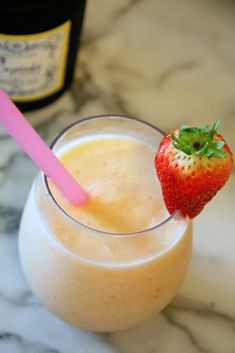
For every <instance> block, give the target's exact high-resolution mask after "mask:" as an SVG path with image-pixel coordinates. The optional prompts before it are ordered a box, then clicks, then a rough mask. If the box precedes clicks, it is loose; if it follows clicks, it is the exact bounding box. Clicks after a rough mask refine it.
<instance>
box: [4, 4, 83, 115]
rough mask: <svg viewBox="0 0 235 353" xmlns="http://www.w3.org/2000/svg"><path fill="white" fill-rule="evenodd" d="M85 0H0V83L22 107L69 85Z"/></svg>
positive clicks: (34, 104)
mask: <svg viewBox="0 0 235 353" xmlns="http://www.w3.org/2000/svg"><path fill="white" fill-rule="evenodd" d="M85 3H86V0H21V1H19V0H1V2H0V87H2V88H4V89H5V91H6V92H7V93H8V94H9V95H10V97H11V98H12V99H13V100H14V102H15V103H16V104H17V106H18V107H19V108H20V109H21V110H22V111H28V110H33V109H37V108H40V107H43V106H45V105H47V104H49V103H51V102H53V101H54V100H55V99H57V98H58V97H59V96H60V95H61V94H62V93H64V92H65V91H66V90H67V89H68V88H69V86H70V84H71V82H72V79H73V73H74V67H75V62H76V56H77V51H78V47H79V39H80V34H81V29H82V22H83V17H84V11H85Z"/></svg>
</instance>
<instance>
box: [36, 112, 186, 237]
mask: <svg viewBox="0 0 235 353" xmlns="http://www.w3.org/2000/svg"><path fill="white" fill-rule="evenodd" d="M103 118H116V119H118V118H119V119H124V120H130V121H136V122H137V123H140V124H143V125H145V126H148V127H150V128H152V129H154V130H155V131H157V132H159V133H160V134H161V135H162V136H165V133H164V132H163V131H162V130H161V129H159V128H158V127H157V126H155V125H153V124H151V123H149V122H147V121H144V120H141V119H138V118H134V117H131V116H128V115H119V114H103V115H94V116H90V117H86V118H83V119H79V120H76V121H75V122H73V123H72V124H69V125H68V126H66V127H65V128H64V129H62V130H61V131H60V132H59V133H58V134H57V135H56V136H55V137H54V139H53V140H52V142H51V144H50V148H51V150H53V148H54V147H55V145H56V143H57V142H58V141H59V140H60V139H61V138H62V137H63V136H64V135H65V134H66V132H67V131H69V130H70V129H72V128H73V127H75V126H77V125H80V124H82V123H84V122H86V121H92V120H98V119H103ZM40 173H41V176H42V180H43V186H44V188H45V190H46V193H47V196H48V197H49V199H50V202H51V203H52V204H53V205H54V206H55V208H56V209H57V211H58V212H59V213H60V214H61V215H62V216H63V217H65V218H66V219H67V220H68V221H69V222H70V223H73V224H75V225H76V226H77V227H79V228H83V229H84V230H86V231H88V232H92V233H95V234H97V235H103V236H112V237H133V236H140V235H144V234H146V233H148V232H150V231H153V230H155V229H158V228H160V227H161V226H163V225H164V224H166V223H168V222H169V221H171V220H172V219H174V218H175V217H176V216H177V215H178V214H179V213H180V210H175V211H174V212H173V213H172V214H170V215H169V216H168V217H166V218H164V219H163V220H162V221H161V222H159V223H157V224H156V225H154V226H152V227H150V228H147V229H144V230H140V231H137V232H128V233H115V232H107V231H102V230H99V229H96V228H92V227H89V226H87V225H85V224H83V223H81V222H79V221H77V220H76V219H75V218H73V217H72V216H70V215H69V214H68V213H67V212H66V211H65V210H64V209H63V208H62V207H61V206H60V205H59V203H58V202H57V201H56V199H55V198H54V196H53V194H52V192H51V189H50V187H49V183H48V177H47V176H46V175H45V173H43V172H42V171H41V172H40Z"/></svg>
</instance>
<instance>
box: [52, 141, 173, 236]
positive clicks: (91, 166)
mask: <svg viewBox="0 0 235 353" xmlns="http://www.w3.org/2000/svg"><path fill="white" fill-rule="evenodd" d="M154 154H155V150H154V149H153V148H152V147H150V146H148V145H147V144H145V143H143V142H141V141H139V140H138V139H135V138H131V137H123V136H118V135H107V136H105V135H96V136H90V137H89V138H86V139H82V138H81V139H80V140H78V141H74V142H73V143H70V144H69V145H67V146H66V148H65V149H63V150H61V151H59V153H58V155H59V158H60V160H61V161H62V163H63V164H64V165H65V166H66V168H67V169H68V170H70V172H71V173H72V174H73V175H74V177H75V178H76V179H77V180H78V181H79V183H80V184H81V185H82V186H83V188H84V189H85V190H87V192H88V194H89V201H88V203H87V204H86V205H85V206H82V207H74V206H72V205H71V204H70V203H69V202H68V201H67V200H66V199H65V198H64V197H63V196H62V195H61V193H60V192H59V191H58V190H57V189H56V188H55V186H54V185H52V184H50V188H51V191H52V194H53V196H54V197H55V199H56V201H57V202H58V204H59V205H60V206H61V207H62V208H63V210H64V211H65V212H66V213H67V214H69V215H70V216H72V217H73V218H74V219H76V220H77V221H78V222H80V223H82V224H84V225H86V226H89V227H91V228H94V229H97V230H101V231H105V232H111V233H119V234H123V233H131V232H139V231H142V230H145V229H148V228H151V227H153V226H155V225H156V224H158V223H159V222H161V221H163V220H164V219H165V218H166V217H167V216H168V214H167V211H166V209H165V206H164V201H163V199H162V196H161V189H160V185H159V182H158V180H157V177H156V173H155V170H154Z"/></svg>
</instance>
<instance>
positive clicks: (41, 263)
mask: <svg viewBox="0 0 235 353" xmlns="http://www.w3.org/2000/svg"><path fill="white" fill-rule="evenodd" d="M98 135H100V137H102V136H111V137H112V136H118V137H123V136H124V137H127V138H130V139H133V138H134V139H137V140H138V141H141V143H144V144H146V145H147V146H149V148H151V149H152V150H153V151H156V150H157V147H158V144H159V142H160V140H161V139H162V136H163V132H162V131H160V130H159V129H157V128H156V127H154V126H152V125H150V124H148V123H146V122H143V121H140V120H137V119H134V118H130V117H124V116H97V117H92V118H88V119H84V120H82V121H78V122H76V123H74V124H73V125H71V126H69V127H67V128H66V129H65V130H63V131H62V132H61V133H60V134H59V135H58V136H57V137H56V138H55V140H54V141H53V143H52V148H53V151H54V152H55V153H56V154H58V153H59V151H61V149H63V148H64V147H65V146H68V145H70V144H71V143H73V142H74V141H77V140H78V139H82V138H84V137H89V136H98ZM146 172H147V171H146ZM156 180H157V179H156ZM107 192H108V191H107ZM133 210H134V209H133ZM133 212H134V211H133ZM127 216H128V217H129V218H130V219H131V217H132V214H131V213H130V214H128V215H127ZM76 242H78V246H77V247H76V251H75V250H74V247H73V246H74V243H76ZM191 243H192V239H191V222H190V221H189V220H188V219H187V218H184V217H183V216H182V215H181V214H180V212H178V211H176V212H175V213H174V214H173V215H171V216H170V215H167V216H166V217H165V218H164V219H162V220H161V221H160V222H159V223H158V224H152V225H151V226H150V227H148V229H144V230H143V229H142V230H140V231H137V232H132V233H121V232H120V233H119V234H118V233H112V232H104V231H101V230H97V229H93V228H90V227H88V226H86V225H84V224H81V223H79V222H78V221H76V220H75V219H73V218H72V217H71V216H70V215H69V214H67V213H66V212H65V211H64V210H63V208H62V207H61V206H60V205H59V204H58V203H57V201H56V200H55V198H54V196H53V195H52V192H51V189H50V186H49V183H48V180H47V178H46V177H45V175H43V174H42V173H39V175H38V176H37V178H36V180H35V182H34V184H33V186H32V189H31V192H30V195H29V197H28V200H27V203H26V206H25V209H24V213H23V217H22V220H21V225H20V237H19V251H20V258H21V264H22V268H23V271H24V273H25V275H26V278H27V279H28V282H29V283H30V286H31V288H32V290H33V292H34V293H35V295H36V296H37V297H38V298H39V299H40V301H41V302H42V304H43V305H44V306H45V307H46V308H48V309H49V310H50V311H51V312H53V313H54V314H55V315H57V316H58V317H59V318H61V319H63V320H64V321H66V322H69V323H71V324H73V325H75V326H78V327H82V328H85V329H88V330H92V331H100V332H108V331H109V332H110V331H116V330H123V329H127V328H129V327H132V326H135V325H137V324H139V323H141V322H142V321H144V320H146V319H147V318H149V317H151V316H153V315H155V314H157V313H159V312H160V311H161V310H162V309H163V308H164V307H166V305H167V304H168V303H169V302H170V301H171V300H172V299H173V297H174V296H175V294H176V292H177V290H178V288H179V287H180V285H181V284H182V281H183V279H184V276H185V273H186V271H187V268H188V263H189V260H190V256H191V246H192V244H191Z"/></svg>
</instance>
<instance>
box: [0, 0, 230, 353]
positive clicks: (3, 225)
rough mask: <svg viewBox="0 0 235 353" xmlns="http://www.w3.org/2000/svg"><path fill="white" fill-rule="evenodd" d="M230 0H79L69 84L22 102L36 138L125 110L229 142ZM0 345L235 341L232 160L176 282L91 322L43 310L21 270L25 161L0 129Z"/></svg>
mask: <svg viewBox="0 0 235 353" xmlns="http://www.w3.org/2000/svg"><path fill="white" fill-rule="evenodd" d="M234 38H235V3H234V1H232V0H231V1H229V0H223V1H222V0H221V1H215V0H205V1H196V0H180V1H174V0H166V1H163V0H159V1H156V0H145V1H143V0H120V1H115V0H99V1H95V0H90V1H89V2H88V6H87V12H86V19H85V25H84V31H83V36H82V46H81V49H80V52H79V60H78V63H77V67H76V73H75V80H74V83H73V86H72V88H71V89H70V90H69V91H68V92H67V93H66V94H65V95H64V96H63V97H62V98H60V99H59V100H58V101H57V102H55V103H53V104H52V105H50V106H49V107H47V108H44V109H42V110H39V111H35V112H32V113H28V114H27V117H28V119H29V120H30V121H31V122H32V123H33V124H34V125H35V127H36V128H37V129H38V132H39V133H40V134H41V136H42V137H43V138H44V139H45V140H46V141H48V142H49V141H51V139H52V137H53V136H54V135H55V134H56V133H57V132H59V131H60V130H61V129H62V128H63V127H65V126H66V125H67V124H68V123H71V122H72V121H74V120H76V119H79V118H81V117H85V116H91V115H96V114H109V113H116V114H128V115H132V116H136V117H139V118H142V119H145V120H147V121H149V122H151V123H154V124H155V125H158V126H159V127H160V128H161V129H164V130H166V129H168V128H172V126H176V125H179V124H181V123H183V122H186V121H187V122H188V123H191V124H195V125H196V124H204V123H205V122H206V121H207V122H208V123H210V124H211V123H212V122H214V121H215V119H216V117H217V116H218V115H221V116H222V117H223V124H222V126H221V132H222V133H223V134H224V135H225V136H226V138H227V141H228V143H229V145H231V147H232V149H233V151H235V139H234V133H235V122H234V116H235V100H234V92H235V61H234V58H235V46H234V44H233V43H234ZM0 151H1V153H0V353H199V352H200V353H235V256H234V249H235V230H234V229H235V218H234V214H235V202H234V199H235V172H234V170H233V173H232V176H231V178H230V181H229V182H228V184H227V185H226V186H225V188H224V189H223V190H221V191H220V193H219V194H218V195H217V196H216V198H215V199H214V200H213V201H212V202H211V203H210V204H209V205H208V206H207V207H206V209H205V211H204V212H203V213H202V214H201V215H199V216H198V217H197V218H196V219H195V221H194V249H193V255H192V261H191V266H190V268H189V271H188V274H187V277H186V279H185V282H184V285H183V286H182V288H181V289H180V291H179V293H178V295H177V296H176V298H175V300H174V301H173V302H172V303H171V304H170V305H169V306H168V307H167V309H166V310H165V311H164V312H163V313H161V314H160V315H158V316H157V317H155V318H154V319H151V320H149V321H147V322H145V323H143V324H142V325H141V326H139V327H137V328H134V329H131V330H128V331H126V332H119V333H112V334H95V333H90V332H86V331H83V330H79V329H77V328H74V327H71V326H69V325H67V324H65V323H64V322H62V321H60V320H59V319H57V318H55V317H54V316H53V315H52V314H50V313H49V312H47V311H46V310H45V309H44V308H43V307H42V306H41V305H40V304H39V303H38V302H37V300H36V299H35V297H34V296H33V294H32V293H31V291H30V289H29V287H28V285H27V283H26V282H25V280H24V278H23V275H22V272H21V269H20V265H19V259H18V252H17V230H18V225H19V220H20V217H21V212H22V209H23V206H24V203H25V200H26V197H27V194H28V192H29V188H30V185H31V183H32V180H33V178H34V176H35V174H36V172H37V169H36V167H35V166H34V165H33V163H32V162H31V161H30V160H29V159H28V158H27V157H26V156H25V155H24V154H23V152H22V151H21V150H20V149H19V148H18V146H17V145H16V144H15V143H14V142H13V141H12V140H11V138H9V136H8V135H7V134H6V132H5V131H4V130H3V129H0Z"/></svg>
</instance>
